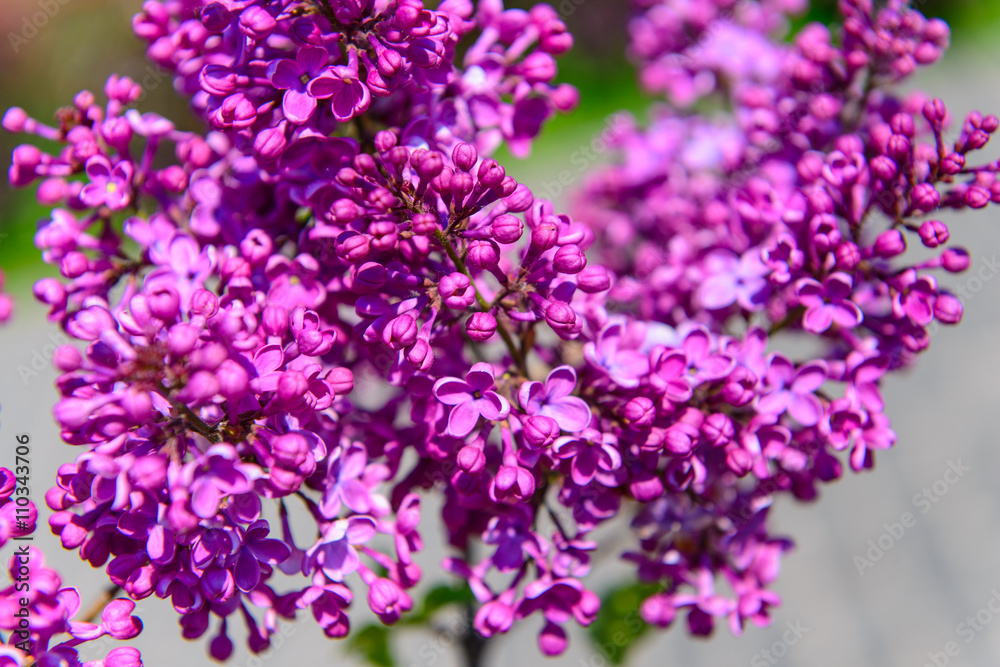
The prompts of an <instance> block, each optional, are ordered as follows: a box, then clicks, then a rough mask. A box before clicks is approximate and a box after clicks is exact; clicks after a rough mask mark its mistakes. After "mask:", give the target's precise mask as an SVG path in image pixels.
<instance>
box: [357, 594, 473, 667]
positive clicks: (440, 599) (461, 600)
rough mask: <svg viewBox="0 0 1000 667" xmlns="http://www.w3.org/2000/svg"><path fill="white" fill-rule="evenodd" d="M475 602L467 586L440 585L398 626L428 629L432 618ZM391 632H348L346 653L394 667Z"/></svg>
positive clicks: (370, 628) (373, 627) (377, 627)
mask: <svg viewBox="0 0 1000 667" xmlns="http://www.w3.org/2000/svg"><path fill="white" fill-rule="evenodd" d="M473 600H474V598H473V596H472V591H471V590H469V586H468V584H466V583H464V582H463V583H461V584H454V585H448V584H441V585H439V586H435V587H434V588H432V589H430V590H429V591H427V595H425V596H424V599H423V601H422V602H421V603H420V604H419V606H418V608H417V609H416V610H414V611H412V612H410V613H408V614H404V615H403V617H402V618H401V619H399V624H398V625H400V626H423V627H430V625H431V620H432V619H433V618H434V615H435V614H437V613H438V612H439V611H441V610H442V609H444V608H445V607H449V606H451V605H462V606H465V605H467V604H470V603H471V602H472V601H473ZM390 632H391V630H390V628H388V627H386V626H384V625H382V624H380V623H370V624H368V625H365V626H364V627H362V628H361V629H360V630H357V631H353V632H351V634H350V636H349V637H348V640H347V649H348V651H350V652H351V653H353V654H355V655H357V656H358V657H360V658H361V659H362V660H364V661H365V662H367V663H368V664H370V665H373V667H396V664H397V663H396V652H395V651H394V650H393V647H392V641H391V638H390Z"/></svg>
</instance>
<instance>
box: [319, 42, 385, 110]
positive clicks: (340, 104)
mask: <svg viewBox="0 0 1000 667" xmlns="http://www.w3.org/2000/svg"><path fill="white" fill-rule="evenodd" d="M308 93H309V95H311V96H312V97H316V98H320V99H328V98H329V99H330V100H331V105H332V109H333V117H334V118H336V119H337V120H338V121H340V122H341V123H346V122H347V121H349V120H350V119H352V118H354V117H355V116H357V115H358V114H361V113H364V112H365V110H366V109H367V108H368V105H369V104H371V93H370V92H369V90H368V86H366V85H365V84H364V83H362V82H361V81H360V79H359V76H358V62H357V56H356V55H355V51H354V50H353V49H351V50H349V60H348V63H347V64H346V65H334V66H333V67H328V68H327V69H326V70H325V71H324V72H323V73H322V74H320V75H319V76H318V77H316V78H315V79H313V80H312V81H311V82H310V83H309V90H308Z"/></svg>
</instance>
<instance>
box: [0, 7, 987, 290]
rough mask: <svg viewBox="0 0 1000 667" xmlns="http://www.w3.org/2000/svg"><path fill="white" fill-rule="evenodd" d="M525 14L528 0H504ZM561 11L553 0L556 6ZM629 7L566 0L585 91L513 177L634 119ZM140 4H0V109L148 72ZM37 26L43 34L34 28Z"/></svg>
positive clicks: (818, 15)
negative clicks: (623, 115)
mask: <svg viewBox="0 0 1000 667" xmlns="http://www.w3.org/2000/svg"><path fill="white" fill-rule="evenodd" d="M507 4H508V6H520V7H528V6H531V5H532V4H535V3H534V2H532V1H531V0H513V1H509V2H508V3H507ZM555 4H556V6H557V7H558V6H559V2H556V3H555ZM625 4H626V3H625V0H584V1H583V2H582V3H580V4H579V5H577V4H575V2H572V3H570V2H567V3H564V5H563V6H564V7H570V8H573V11H572V12H566V13H565V14H566V15H564V19H565V20H566V22H567V23H568V24H569V27H570V30H571V32H573V34H574V35H575V37H576V48H575V49H574V50H573V51H572V52H571V53H570V54H569V55H567V56H566V57H564V58H562V59H561V61H560V80H562V81H568V82H570V83H572V84H574V85H576V86H577V87H578V88H579V89H580V92H581V105H580V107H579V109H578V110H577V111H576V112H575V113H573V114H571V115H568V116H561V117H559V118H557V119H555V120H554V121H552V122H551V123H550V124H549V126H548V127H547V128H546V130H545V132H544V133H543V135H542V137H541V138H540V139H539V140H538V141H537V142H536V144H535V149H534V152H533V155H532V157H531V158H529V159H528V160H526V161H517V160H515V159H513V158H511V157H510V156H509V155H506V154H503V155H501V156H500V158H501V160H502V161H503V162H504V164H506V165H508V171H509V172H510V173H511V174H512V175H513V176H514V177H515V178H518V179H519V180H525V181H527V182H529V183H530V182H531V180H532V178H536V179H537V177H538V175H539V174H545V173H546V167H547V166H551V165H555V166H559V165H562V164H564V163H565V157H562V158H560V156H566V155H568V154H570V153H572V151H573V150H575V149H577V148H579V147H581V146H582V145H586V144H587V143H588V142H589V141H590V139H591V138H592V137H594V136H596V135H598V134H599V133H600V132H601V130H602V128H603V126H604V123H605V121H606V118H607V116H608V114H610V113H612V112H614V111H616V110H619V109H627V110H630V111H633V112H636V113H637V114H638V115H639V116H640V117H641V116H642V113H643V110H644V109H645V108H646V107H647V106H648V104H649V102H650V100H649V99H646V98H644V97H643V96H642V95H641V94H640V93H639V92H638V91H637V90H636V86H635V76H634V72H633V70H632V68H631V67H630V65H629V64H628V62H627V61H626V59H625V57H624V44H625V35H626V31H625V11H624V7H625ZM915 4H916V6H917V7H918V8H920V9H921V10H922V11H923V12H924V13H925V14H928V15H930V16H939V17H942V18H944V19H945V20H947V21H948V22H949V23H951V25H952V27H953V30H954V33H953V34H954V39H953V42H954V43H957V44H958V45H959V48H967V47H968V46H970V45H973V46H974V45H977V44H987V43H988V42H989V41H990V40H991V39H992V34H993V32H994V31H995V29H996V27H997V26H998V25H1000V0H978V1H977V0H923V1H922V2H921V1H918V2H916V3H915ZM812 5H813V6H812V9H811V10H810V12H809V13H808V14H807V15H806V16H802V17H799V18H798V19H796V22H795V23H796V26H797V25H801V24H803V23H805V22H806V21H811V20H819V21H824V22H831V21H833V20H834V18H835V6H836V3H835V0H820V1H818V2H813V3H812ZM140 7H141V2H140V0H0V34H2V36H3V43H2V45H0V107H2V108H3V109H6V108H7V107H9V106H15V105H16V106H21V107H24V108H25V109H27V110H28V111H29V113H31V114H32V115H33V116H35V117H37V118H39V119H42V120H48V119H51V118H52V116H53V113H54V112H55V110H56V109H57V108H58V107H60V106H64V105H66V104H68V103H70V102H71V100H72V97H73V95H74V94H76V93H77V92H78V91H80V90H83V89H89V90H93V91H94V92H99V91H101V90H102V89H103V86H104V82H105V81H106V79H107V76H108V75H109V74H110V73H113V72H114V73H119V74H123V75H128V76H132V77H133V78H136V79H137V80H141V79H142V78H143V77H145V76H146V75H147V74H149V73H150V72H151V71H153V70H151V69H149V67H150V66H149V64H148V63H147V62H146V61H145V59H144V57H143V45H142V44H141V43H140V42H139V40H138V39H136V38H135V37H134V36H133V35H132V31H131V17H132V15H133V14H134V13H135V12H136V11H138V10H139V9H140ZM36 26H40V27H36ZM142 107H143V108H144V109H146V110H156V111H157V112H159V113H162V114H163V115H165V116H168V117H170V118H171V119H173V120H174V121H176V122H178V124H179V125H181V126H182V127H183V126H185V125H187V126H188V127H192V128H193V127H195V126H194V125H193V123H192V121H191V119H190V117H189V115H188V112H187V108H186V104H185V102H184V101H183V100H181V99H180V98H179V97H178V96H177V95H176V94H175V93H174V91H173V88H172V86H171V85H170V81H169V79H163V80H162V81H161V82H160V83H159V85H157V86H155V87H154V88H153V89H151V90H149V91H148V95H147V98H146V99H145V100H144V102H143V104H142ZM20 141H21V139H20V138H19V137H15V136H11V135H10V134H7V133H6V132H2V131H0V154H2V155H3V159H4V162H5V165H6V164H9V159H10V153H11V151H12V150H13V149H14V147H15V146H16V145H17V144H18V143H19V142H20ZM43 214H44V210H43V209H42V208H41V207H39V206H38V205H36V204H35V203H34V199H33V195H32V191H31V189H27V190H18V191H12V190H11V189H10V188H9V186H7V185H6V179H4V185H2V186H0V267H2V268H3V269H4V271H5V272H6V273H7V274H8V281H9V288H8V289H9V290H10V291H12V292H14V293H15V294H19V295H25V294H26V293H27V289H28V286H29V285H30V283H31V282H32V281H33V280H35V279H37V278H38V277H40V276H42V275H45V274H46V272H47V271H49V270H50V269H48V268H47V267H44V266H43V265H42V264H41V261H40V258H39V255H38V252H37V251H36V250H35V249H34V246H33V243H32V237H33V235H34V230H35V225H36V221H37V220H38V219H39V218H40V217H41V216H42V215H43Z"/></svg>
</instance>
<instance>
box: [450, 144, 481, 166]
mask: <svg viewBox="0 0 1000 667" xmlns="http://www.w3.org/2000/svg"><path fill="white" fill-rule="evenodd" d="M451 161H452V162H453V163H454V164H455V166H456V167H458V168H459V169H461V170H462V171H471V170H472V168H473V167H475V166H476V162H478V161H479V151H477V150H476V147H475V146H473V145H472V144H467V143H460V144H458V145H456V146H455V149H454V150H453V151H452V152H451Z"/></svg>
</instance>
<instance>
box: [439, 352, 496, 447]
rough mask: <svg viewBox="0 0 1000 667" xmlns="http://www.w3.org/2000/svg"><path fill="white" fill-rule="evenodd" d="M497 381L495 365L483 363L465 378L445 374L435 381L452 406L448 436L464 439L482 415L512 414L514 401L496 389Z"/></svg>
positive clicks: (444, 401) (474, 367) (442, 396)
mask: <svg viewBox="0 0 1000 667" xmlns="http://www.w3.org/2000/svg"><path fill="white" fill-rule="evenodd" d="M495 381H496V377H495V375H494V371H493V366H492V365H490V364H487V363H484V362H480V363H478V364H475V365H474V366H473V367H472V369H471V370H470V371H469V372H468V373H466V374H465V380H464V381H463V380H460V379H458V378H455V377H444V378H441V379H440V380H438V381H437V382H435V383H434V396H436V397H437V399H438V400H439V401H441V402H442V403H444V404H445V405H450V406H452V408H451V414H450V415H448V435H450V436H452V437H453V438H464V437H465V436H467V435H469V434H470V433H472V429H474V428H475V427H476V423H477V422H478V421H479V418H480V417H484V418H485V419H488V420H490V421H500V420H501V419H505V418H506V417H507V415H509V414H510V403H509V402H508V401H507V399H506V398H504V397H503V396H501V395H500V394H498V393H496V392H495V391H493V390H492V389H493V385H494V383H495Z"/></svg>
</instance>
